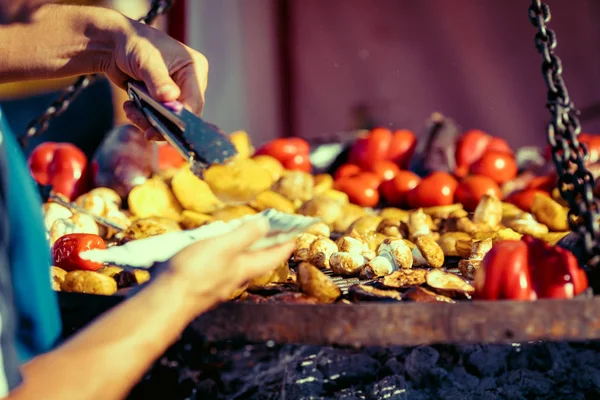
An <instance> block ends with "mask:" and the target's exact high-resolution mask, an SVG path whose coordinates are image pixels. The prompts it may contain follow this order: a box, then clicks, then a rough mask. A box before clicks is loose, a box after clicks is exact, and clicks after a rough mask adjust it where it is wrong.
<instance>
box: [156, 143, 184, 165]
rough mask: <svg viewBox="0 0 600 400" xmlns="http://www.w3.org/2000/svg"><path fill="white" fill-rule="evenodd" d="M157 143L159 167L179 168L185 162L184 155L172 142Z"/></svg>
mask: <svg viewBox="0 0 600 400" xmlns="http://www.w3.org/2000/svg"><path fill="white" fill-rule="evenodd" d="M156 145H157V146H158V169H160V170H165V169H169V168H179V167H181V166H182V165H183V164H184V163H185V160H184V159H183V157H181V155H179V153H178V152H177V150H175V148H174V147H173V146H171V145H170V144H168V143H160V142H156Z"/></svg>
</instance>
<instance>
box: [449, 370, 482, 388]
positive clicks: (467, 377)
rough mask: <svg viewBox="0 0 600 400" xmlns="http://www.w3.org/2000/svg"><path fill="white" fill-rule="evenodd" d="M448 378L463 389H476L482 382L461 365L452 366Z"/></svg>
mask: <svg viewBox="0 0 600 400" xmlns="http://www.w3.org/2000/svg"><path fill="white" fill-rule="evenodd" d="M448 379H449V380H450V381H451V382H452V383H453V384H454V386H455V387H456V388H458V389H461V390H469V391H472V390H475V389H477V387H478V386H479V383H480V381H479V378H477V377H476V376H473V375H471V374H469V373H468V372H467V370H466V369H465V368H464V367H461V366H458V367H454V368H452V370H451V371H450V373H449V374H448Z"/></svg>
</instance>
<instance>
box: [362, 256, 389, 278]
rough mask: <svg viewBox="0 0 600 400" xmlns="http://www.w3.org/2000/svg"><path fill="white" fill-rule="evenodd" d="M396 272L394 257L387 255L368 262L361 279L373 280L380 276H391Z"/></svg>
mask: <svg viewBox="0 0 600 400" xmlns="http://www.w3.org/2000/svg"><path fill="white" fill-rule="evenodd" d="M394 270H395V266H394V262H393V261H392V256H391V254H388V253H386V254H383V255H380V256H377V257H375V258H373V259H371V260H369V261H367V263H366V264H365V266H364V267H363V269H362V270H361V271H360V277H361V278H362V279H373V278H375V277H378V276H384V275H389V274H391V273H392V272H394Z"/></svg>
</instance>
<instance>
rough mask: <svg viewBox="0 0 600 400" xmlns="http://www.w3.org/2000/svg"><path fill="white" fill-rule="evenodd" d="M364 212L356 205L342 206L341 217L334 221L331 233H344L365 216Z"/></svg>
mask: <svg viewBox="0 0 600 400" xmlns="http://www.w3.org/2000/svg"><path fill="white" fill-rule="evenodd" d="M366 214H367V213H366V211H365V210H364V209H363V208H362V207H360V206H357V205H356V204H350V203H348V204H345V205H344V206H342V215H340V217H339V218H338V219H337V220H335V221H334V223H333V231H334V232H346V231H348V230H349V228H350V226H351V225H352V224H353V223H354V222H355V221H356V220H358V219H359V218H361V217H363V216H365V215H366Z"/></svg>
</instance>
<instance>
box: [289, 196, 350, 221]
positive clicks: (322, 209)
mask: <svg viewBox="0 0 600 400" xmlns="http://www.w3.org/2000/svg"><path fill="white" fill-rule="evenodd" d="M298 214H300V215H306V216H308V217H316V218H319V219H320V220H321V221H323V222H324V223H326V224H327V225H330V226H331V225H333V223H334V222H335V221H336V220H338V219H339V218H340V217H341V216H342V206H341V205H340V204H339V203H338V202H336V201H335V200H332V199H328V198H326V197H318V198H314V199H311V200H308V201H307V202H306V203H304V204H302V206H301V207H300V208H299V209H298Z"/></svg>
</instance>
